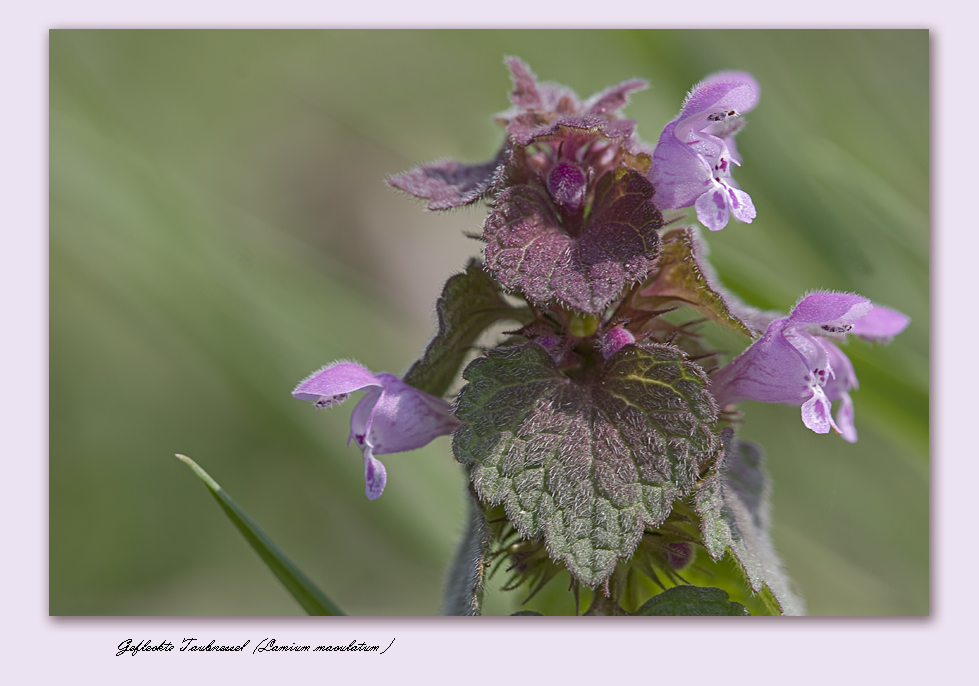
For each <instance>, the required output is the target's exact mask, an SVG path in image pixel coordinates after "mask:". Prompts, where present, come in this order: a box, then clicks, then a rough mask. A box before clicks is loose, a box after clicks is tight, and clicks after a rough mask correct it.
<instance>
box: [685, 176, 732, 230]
mask: <svg viewBox="0 0 979 686" xmlns="http://www.w3.org/2000/svg"><path fill="white" fill-rule="evenodd" d="M694 207H695V208H696V210H697V220H698V221H700V223H701V224H703V225H704V226H706V227H707V228H708V229H710V230H711V231H720V230H721V229H723V228H724V227H725V226H727V221H728V219H729V218H730V216H731V210H730V207H729V203H728V199H727V196H726V194H725V193H724V189H723V187H721V186H720V184H717V186H716V187H715V188H714V189H713V190H710V191H708V192H706V193H704V194H703V195H701V196H700V197H699V198H697V202H696V203H695V204H694Z"/></svg>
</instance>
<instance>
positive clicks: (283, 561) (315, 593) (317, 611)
mask: <svg viewBox="0 0 979 686" xmlns="http://www.w3.org/2000/svg"><path fill="white" fill-rule="evenodd" d="M177 458H179V459H180V460H182V461H183V462H185V463H186V464H187V466H188V467H190V468H191V469H193V470H194V473H195V474H197V476H198V478H200V480H201V481H203V482H204V485H205V486H206V487H207V490H209V491H210V492H211V495H213V496H214V499H215V500H217V501H218V505H220V506H221V509H222V510H224V513H225V514H226V515H228V518H229V519H230V520H231V522H232V523H233V524H234V525H235V526H236V527H237V528H238V531H240V532H241V534H242V535H243V536H244V537H245V539H246V540H247V541H248V543H249V545H251V547H252V548H254V549H255V552H257V553H258V556H259V557H261V558H262V561H263V562H264V563H265V564H266V565H267V566H268V568H269V569H271V570H272V573H273V574H275V576H276V578H277V579H278V580H279V581H280V582H281V583H282V585H283V586H285V588H286V590H287V591H289V593H290V594H292V597H293V598H295V599H296V602H298V603H299V604H300V605H301V606H302V608H303V609H304V610H305V611H306V613H307V614H310V615H320V616H323V615H325V616H328V617H333V616H337V615H343V614H345V613H344V612H343V611H342V610H341V609H340V608H338V607H337V606H336V605H335V604H334V603H333V601H332V600H330V599H329V598H327V597H326V594H325V593H323V591H321V590H320V589H319V588H317V587H316V584H314V583H313V582H312V581H310V579H309V577H307V576H306V575H305V574H303V572H302V570H300V569H299V567H297V566H296V565H295V564H293V562H292V560H290V559H289V558H288V557H286V556H285V553H283V552H282V551H281V550H279V547H278V546H277V545H276V544H275V543H273V542H272V539H270V538H269V537H268V536H266V535H265V532H264V531H262V530H261V529H260V528H259V526H258V525H257V524H256V523H255V522H254V521H252V519H251V517H249V516H248V515H247V514H245V511H244V510H242V509H241V508H240V507H238V504H237V503H236V502H235V501H234V500H232V499H231V496H229V495H228V494H227V493H225V492H224V489H223V488H221V486H219V485H218V483H217V482H216V481H215V480H214V479H212V478H211V476H210V475H209V474H208V473H207V472H205V471H204V470H203V469H201V468H200V466H198V464H197V463H196V462H194V461H193V460H192V459H190V458H189V457H187V456H186V455H177Z"/></svg>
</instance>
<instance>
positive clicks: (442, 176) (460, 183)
mask: <svg viewBox="0 0 979 686" xmlns="http://www.w3.org/2000/svg"><path fill="white" fill-rule="evenodd" d="M507 158H508V153H507V149H506V147H505V146H504V147H503V148H501V149H500V151H499V152H498V153H497V155H496V157H495V158H494V159H492V160H490V161H489V162H483V163H480V164H463V163H462V162H457V161H455V160H442V161H440V162H433V163H431V164H427V165H421V166H418V167H415V168H414V169H411V170H409V171H406V172H404V173H403V174H396V175H395V176H391V177H389V178H388V180H387V182H388V183H389V184H390V185H391V186H394V187H395V188H398V189H400V190H402V191H404V192H405V193H409V194H411V195H414V196H415V197H416V198H424V199H425V200H428V201H429V202H428V209H430V210H448V209H451V208H453V207H461V206H463V205H470V204H472V203H474V202H476V201H477V200H479V199H480V198H481V197H483V196H484V195H486V194H487V193H489V191H490V190H491V189H492V188H493V186H494V185H495V184H496V182H497V181H498V180H499V177H500V175H501V174H502V173H503V169H504V167H505V164H506V160H507Z"/></svg>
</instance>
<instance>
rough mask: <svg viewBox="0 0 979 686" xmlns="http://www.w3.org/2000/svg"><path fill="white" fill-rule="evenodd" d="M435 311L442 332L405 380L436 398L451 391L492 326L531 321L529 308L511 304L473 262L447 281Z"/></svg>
mask: <svg viewBox="0 0 979 686" xmlns="http://www.w3.org/2000/svg"><path fill="white" fill-rule="evenodd" d="M435 308H436V311H437V312H438V318H439V330H438V332H437V333H436V334H435V338H433V339H432V342H431V343H429V344H428V348H427V349H426V350H425V354H424V355H422V357H421V359H419V360H418V361H417V362H415V363H414V364H413V365H412V366H411V369H409V370H408V373H407V374H405V379H404V381H405V383H406V384H408V385H410V386H414V387H415V388H417V389H419V390H422V391H425V392H426V393H429V394H431V395H434V396H442V395H444V394H445V392H446V391H447V390H448V389H449V386H450V385H451V384H452V380H453V379H455V376H456V374H457V373H458V372H459V368H460V367H461V366H462V362H463V360H464V359H465V358H466V355H467V354H468V353H469V350H470V349H471V348H472V346H473V345H474V344H475V343H476V340H477V339H478V338H479V335H480V334H481V333H483V331H485V330H486V328H487V327H488V326H490V325H491V324H493V323H495V322H497V321H499V320H500V319H513V320H515V321H518V322H521V323H522V324H526V323H528V322H529V321H530V313H529V312H528V311H527V309H526V308H524V309H519V308H515V307H511V306H510V305H508V304H507V302H506V301H505V300H504V299H503V296H502V295H501V293H500V290H499V288H498V287H497V286H496V284H495V283H493V280H492V279H491V278H490V277H489V275H488V274H487V273H486V272H485V271H483V268H482V264H480V262H479V261H478V260H470V261H469V264H468V265H466V271H464V272H463V273H461V274H456V275H455V276H453V277H452V278H450V279H449V280H448V281H446V282H445V286H443V288H442V295H441V296H440V297H439V299H438V303H436V305H435Z"/></svg>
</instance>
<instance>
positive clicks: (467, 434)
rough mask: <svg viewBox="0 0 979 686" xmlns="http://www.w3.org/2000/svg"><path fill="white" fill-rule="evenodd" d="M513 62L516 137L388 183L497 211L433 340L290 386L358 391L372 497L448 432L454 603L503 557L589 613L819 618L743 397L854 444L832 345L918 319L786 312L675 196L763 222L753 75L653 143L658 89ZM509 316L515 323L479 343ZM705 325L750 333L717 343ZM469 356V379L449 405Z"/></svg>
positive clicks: (328, 394) (689, 103)
mask: <svg viewBox="0 0 979 686" xmlns="http://www.w3.org/2000/svg"><path fill="white" fill-rule="evenodd" d="M507 64H508V66H509V69H510V72H511V77H512V81H513V89H512V91H511V93H510V101H511V103H512V107H511V108H510V109H508V110H506V111H504V112H502V113H500V114H499V115H497V121H498V122H499V123H500V124H501V126H503V127H504V128H505V130H506V136H505V139H504V141H503V144H502V145H501V147H500V149H499V151H498V152H497V154H496V155H495V156H494V157H493V159H491V160H490V161H488V162H484V163H477V164H464V163H460V162H457V161H454V160H443V161H440V162H436V163H431V164H427V165H422V166H419V167H416V168H414V169H412V170H410V171H407V172H405V173H402V174H398V175H395V176H392V177H391V178H390V179H389V180H388V181H389V183H390V184H391V185H392V186H393V187H395V188H398V189H400V190H402V191H404V192H406V193H408V194H410V195H412V196H415V197H418V198H421V199H424V200H426V201H427V206H428V209H430V210H437V211H443V210H449V209H452V208H457V207H461V206H464V205H472V204H474V203H477V202H480V201H482V202H485V203H486V204H487V205H488V207H489V214H488V217H487V218H486V220H485V222H484V224H483V230H482V234H481V236H480V237H479V238H480V240H481V241H482V242H483V243H484V244H485V245H484V247H483V250H482V259H481V260H479V259H473V260H472V261H470V263H469V264H468V265H467V267H466V269H465V271H463V272H462V273H460V274H457V275H456V276H453V277H452V278H451V279H449V280H448V282H447V283H446V284H445V286H444V289H443V292H442V295H441V297H440V298H439V301H438V303H437V310H438V315H439V327H438V331H437V332H436V334H435V336H434V338H433V339H432V341H431V343H430V344H429V346H428V347H427V349H426V350H425V352H424V353H423V355H422V357H421V358H420V359H419V360H418V361H417V362H416V363H415V364H414V365H412V366H411V367H410V368H409V369H408V371H407V372H406V373H405V374H404V375H403V377H402V378H400V379H399V378H398V377H396V376H393V375H391V374H386V373H380V374H375V373H373V372H371V371H369V370H368V369H367V368H365V367H364V366H361V365H360V364H357V363H354V362H339V363H334V364H332V365H328V366H326V367H323V368H322V369H320V370H319V371H317V372H314V373H313V374H312V375H310V376H309V377H307V378H306V379H305V380H303V381H302V382H300V383H299V385H298V386H297V387H296V388H295V390H294V392H293V396H294V397H296V398H297V399H300V400H305V401H309V402H311V403H313V404H314V405H316V406H317V407H332V406H334V405H337V404H339V403H341V402H343V401H344V400H345V399H346V398H347V396H348V395H349V394H350V393H353V392H357V391H366V395H365V396H364V397H363V398H362V399H361V400H360V402H359V403H358V404H357V405H356V407H355V408H354V410H353V412H352V415H351V432H350V440H353V441H355V442H356V444H357V446H358V447H359V448H360V449H361V450H362V451H363V460H364V474H365V481H366V495H367V497H368V498H370V499H376V498H378V497H380V496H381V495H382V493H383V490H384V487H385V484H386V471H385V469H384V466H383V464H382V463H381V462H380V460H378V459H377V457H376V456H377V455H384V454H388V453H396V452H403V451H407V450H412V449H415V448H418V447H421V446H422V445H424V444H426V443H428V442H429V441H430V440H432V439H433V438H435V437H437V436H439V435H445V434H451V435H452V446H453V453H454V455H455V458H456V460H458V462H459V463H461V464H462V465H463V467H464V468H465V470H466V471H467V474H468V476H469V481H470V486H471V488H470V498H471V503H470V521H469V523H468V525H467V528H466V533H465V536H464V540H463V541H462V543H461V545H460V547H459V551H458V555H457V557H456V560H455V561H454V563H453V565H452V567H451V569H450V571H449V575H448V580H447V584H446V595H445V605H444V610H445V612H446V613H447V614H470V615H472V614H480V613H481V610H482V595H483V590H484V585H485V578H486V574H487V570H499V569H501V568H502V569H505V570H506V572H508V573H510V574H511V578H510V580H509V582H508V584H507V587H508V588H511V589H517V588H523V589H525V590H526V591H527V592H528V593H529V594H530V595H531V596H532V595H533V594H534V593H537V592H538V591H539V590H541V589H542V588H543V587H545V586H546V585H547V584H548V583H549V582H550V581H551V580H553V579H554V578H555V577H556V576H557V575H559V574H561V573H563V572H565V571H567V572H568V574H569V576H570V590H571V591H572V592H573V593H574V595H575V598H576V600H575V606H576V608H577V607H579V606H580V596H581V595H582V594H584V595H586V596H588V595H590V601H589V602H588V603H587V608H586V610H585V613H586V614H640V615H649V614H735V615H737V614H748V613H749V612H760V613H770V614H802V613H804V604H803V602H802V599H801V598H800V596H799V595H798V593H797V592H796V591H795V590H794V589H793V587H792V584H791V581H790V580H789V578H788V576H787V575H786V573H785V571H784V569H783V565H782V563H781V561H780V559H779V557H778V555H777V554H776V552H775V549H774V546H773V544H772V542H771V538H770V533H769V528H770V516H769V502H768V497H769V492H770V488H771V486H770V484H769V480H768V476H767V472H766V470H765V466H764V457H763V453H762V450H761V448H760V447H759V446H757V445H755V444H754V443H751V442H749V441H746V440H742V439H740V438H739V437H738V436H737V432H736V429H737V427H738V425H739V424H740V423H742V422H743V421H744V420H743V416H742V414H741V413H740V412H739V410H738V407H737V403H738V402H739V401H741V400H745V399H750V400H757V401H762V402H774V403H785V404H790V405H795V406H799V407H800V408H801V410H800V412H801V418H802V421H803V424H804V426H805V427H807V428H809V429H811V430H812V431H814V432H816V433H820V434H825V433H828V432H830V430H831V429H832V430H833V431H835V432H836V433H837V434H840V435H841V437H842V438H843V439H845V440H846V441H850V442H854V441H856V440H857V431H856V424H855V414H854V407H853V403H852V401H851V398H850V395H849V392H850V391H851V390H852V389H854V388H856V387H857V379H856V375H855V373H854V370H853V367H852V365H851V364H850V361H849V359H848V358H847V356H846V354H845V353H844V352H843V350H842V349H841V348H840V347H839V346H838V345H837V344H843V343H845V342H846V340H847V336H850V335H852V336H858V337H861V338H865V339H869V340H876V341H881V340H888V339H890V338H891V337H893V336H895V335H897V334H899V333H900V332H901V331H902V330H904V328H905V327H906V326H907V325H908V323H909V319H908V318H907V317H906V316H904V315H903V314H901V313H899V312H897V311H895V310H892V309H889V308H887V307H885V306H883V305H880V304H876V303H873V302H871V301H870V300H869V299H868V298H865V297H863V296H860V295H856V294H853V293H839V292H829V291H819V292H814V293H810V294H807V295H805V296H804V297H802V298H801V299H800V300H799V301H798V302H797V303H796V305H795V306H794V307H793V308H792V309H791V311H790V313H789V314H788V315H787V316H780V314H776V313H771V312H765V311H761V310H757V309H755V308H752V307H750V306H748V305H747V304H745V303H743V302H741V301H740V300H739V299H738V298H737V297H736V296H735V295H734V294H733V293H731V292H729V291H727V290H726V289H725V288H723V287H722V286H721V284H720V283H719V281H718V279H717V278H716V276H715V274H714V271H713V269H712V267H711V265H710V264H709V262H708V261H707V251H706V246H705V243H704V241H703V239H702V237H701V235H700V231H699V229H698V228H697V226H696V225H693V224H688V223H686V214H685V213H683V212H679V211H678V210H681V209H683V208H690V207H692V208H694V211H695V214H696V217H697V219H698V220H699V221H700V223H701V224H703V225H704V226H706V227H707V228H708V229H709V230H711V231H719V230H721V229H724V228H725V227H726V226H727V225H728V224H729V223H730V222H731V218H732V216H733V218H734V220H735V221H736V222H751V221H752V220H753V219H754V218H755V217H756V208H755V206H754V204H753V202H752V200H751V197H750V196H749V194H748V193H747V192H746V191H744V190H742V189H740V188H739V187H738V185H737V183H736V182H735V180H734V178H733V176H732V171H733V169H734V167H735V166H738V165H740V164H741V163H742V159H741V156H740V154H739V152H738V150H737V147H736V145H735V135H736V134H737V133H738V132H739V131H740V130H741V129H742V127H743V126H744V122H745V120H744V118H743V115H744V114H746V113H747V112H749V111H750V110H752V109H753V108H754V107H755V106H756V105H757V103H758V101H759V97H760V87H759V84H758V83H757V82H756V81H755V79H754V78H753V77H752V76H751V75H750V74H747V73H745V72H736V71H725V72H720V73H717V74H714V75H711V76H708V77H707V78H706V79H704V80H703V81H701V82H700V83H698V84H697V85H695V86H694V87H693V89H692V90H691V92H690V94H689V95H688V96H687V98H686V100H685V101H684V103H683V104H682V106H681V109H680V112H679V114H678V115H677V116H676V118H674V119H673V120H672V121H671V122H669V123H668V124H666V126H665V127H664V128H663V130H662V133H661V134H660V137H659V140H658V142H657V144H656V145H655V146H651V145H648V144H646V143H644V142H643V141H642V140H640V139H639V137H638V136H637V135H636V122H634V121H632V120H630V119H626V118H624V117H623V116H622V114H621V110H622V108H623V107H625V105H626V104H627V103H628V100H629V95H630V93H632V92H635V91H636V90H638V89H641V88H643V87H645V82H643V81H639V80H630V81H625V82H623V83H621V84H619V85H617V86H613V87H611V88H609V89H606V90H604V91H602V92H600V93H597V94H595V95H593V96H591V97H590V98H587V99H585V100H581V99H580V98H579V97H578V96H577V95H576V94H575V93H574V92H572V91H571V90H570V89H568V88H566V87H564V86H561V85H558V84H553V83H546V82H545V83H541V82H538V80H537V79H536V77H535V76H534V74H533V73H532V72H531V70H530V69H529V67H528V66H527V65H526V64H524V63H523V62H522V61H521V60H519V59H517V58H513V57H511V58H508V59H507ZM498 322H505V323H506V326H507V330H506V331H505V333H504V334H503V335H502V337H501V338H500V339H499V340H495V341H493V342H492V344H491V345H489V346H488V347H485V348H481V347H479V348H478V347H477V343H479V342H480V341H482V340H483V339H484V337H485V335H486V332H487V330H488V329H489V328H490V327H491V326H493V325H495V324H497V323H498ZM708 323H712V324H713V325H714V326H717V327H721V328H722V329H727V330H730V331H732V332H734V333H735V334H737V335H740V336H741V337H742V341H743V344H744V349H743V350H737V349H735V350H725V349H721V348H720V347H719V346H718V345H717V344H716V343H715V342H713V341H712V339H711V337H710V330H709V326H710V325H709V324H708ZM474 350H476V351H477V354H476V356H475V359H472V360H471V361H468V364H466V363H467V360H468V359H469V357H470V353H471V352H472V351H474ZM731 358H733V359H731ZM460 371H461V372H462V378H463V379H464V380H465V381H466V382H467V383H466V385H465V386H464V387H463V388H462V389H461V391H459V393H458V394H456V395H455V397H454V398H447V397H446V395H447V394H448V392H449V389H450V388H451V386H452V383H453V381H454V380H455V379H456V378H457V376H458V374H459V372H460ZM833 402H839V407H838V409H837V412H836V415H835V418H834V416H833V414H832V411H831V405H832V403H833ZM212 491H214V492H215V494H216V495H219V488H218V487H217V486H216V484H214V485H213V487H212ZM221 497H224V496H221ZM221 497H219V499H221ZM223 502H225V504H226V505H227V501H226V500H225V501H223ZM227 507H228V508H231V509H232V510H233V508H232V506H231V505H227ZM236 512H237V511H236ZM235 516H237V517H238V521H240V522H241V526H242V527H244V528H243V530H251V529H250V528H249V527H251V526H252V525H251V524H250V523H249V522H248V521H247V518H245V517H244V516H243V513H240V512H237V514H236V515H235ZM256 538H257V535H256ZM259 540H260V539H259ZM262 545H265V547H266V549H267V550H271V548H269V546H268V544H267V543H262ZM269 554H270V555H271V557H272V558H273V559H280V557H279V556H280V554H279V553H278V552H277V551H274V550H273V551H272V553H269ZM724 564H729V565H733V567H734V568H735V569H736V570H737V573H738V574H740V575H741V578H743V579H744V580H746V581H747V584H748V586H750V589H751V593H748V594H745V595H744V596H743V597H742V598H741V600H742V601H744V602H737V601H736V600H734V599H732V598H730V597H729V595H728V593H727V592H726V591H724V590H722V589H721V588H719V587H718V585H719V584H715V583H713V582H712V579H713V580H717V579H721V578H722V577H723V574H724V571H723V565H724ZM282 565H283V566H284V567H285V568H286V569H285V571H283V572H282V575H281V576H280V578H283V579H284V580H286V579H288V580H289V581H287V585H288V584H290V583H291V584H293V585H294V586H296V587H297V588H305V589H306V590H305V591H303V592H304V593H306V594H307V596H304V597H311V598H313V600H308V598H307V600H308V602H309V605H304V607H307V609H309V608H313V610H312V611H316V610H317V609H324V608H325V610H329V611H330V612H332V610H333V609H335V608H334V607H333V606H332V604H329V603H328V601H325V600H324V599H325V596H322V594H321V593H320V592H318V591H317V590H310V588H309V584H308V582H307V581H306V580H305V578H304V577H302V576H301V573H298V570H295V571H290V570H289V568H288V565H286V564H285V563H282ZM320 596H322V598H320V600H316V598H319V597H320ZM297 597H299V596H298V595H297ZM317 603H319V605H317Z"/></svg>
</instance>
